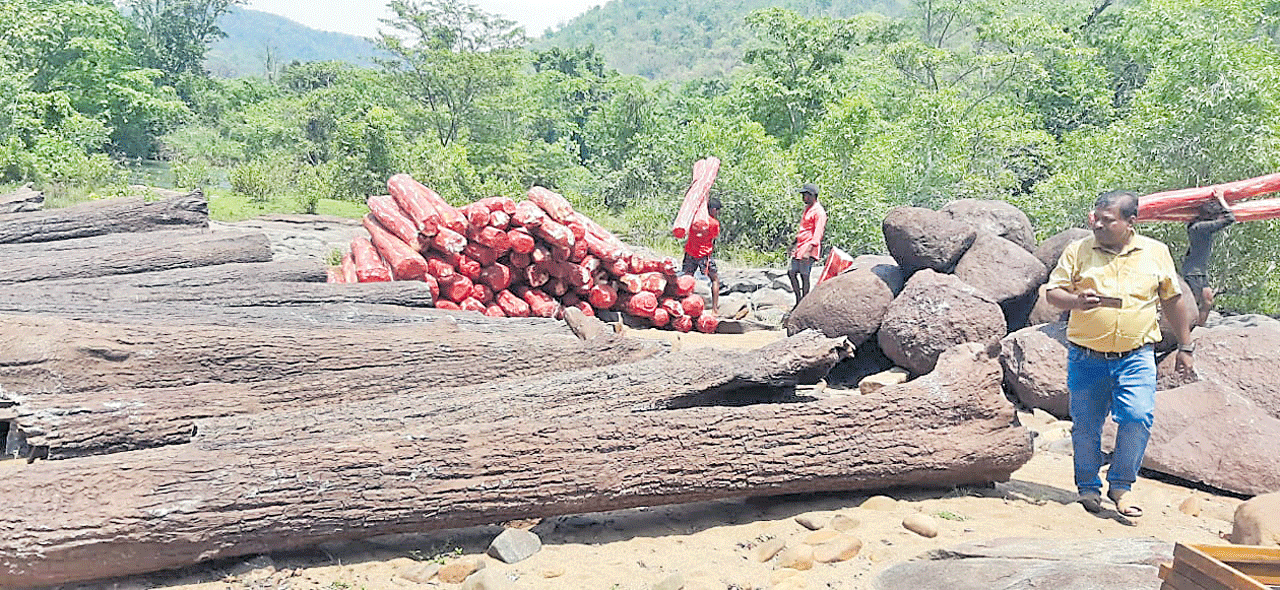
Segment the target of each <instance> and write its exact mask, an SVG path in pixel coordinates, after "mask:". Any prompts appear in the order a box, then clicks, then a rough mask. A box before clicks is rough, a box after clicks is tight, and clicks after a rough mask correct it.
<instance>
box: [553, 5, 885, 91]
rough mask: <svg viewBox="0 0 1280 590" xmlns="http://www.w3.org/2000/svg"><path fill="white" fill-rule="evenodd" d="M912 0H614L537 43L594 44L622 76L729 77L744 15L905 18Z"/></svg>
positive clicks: (738, 53) (737, 58) (743, 38)
mask: <svg viewBox="0 0 1280 590" xmlns="http://www.w3.org/2000/svg"><path fill="white" fill-rule="evenodd" d="M906 3H907V0H701V1H697V2H693V1H690V0H610V2H608V3H607V4H605V5H603V6H597V7H595V8H592V9H590V10H588V11H587V12H585V13H583V14H582V15H580V16H578V17H577V18H575V19H573V20H571V21H569V22H568V23H565V24H564V26H562V27H560V28H559V29H556V30H555V31H552V32H549V33H547V34H546V35H545V36H544V37H542V38H541V39H538V40H537V41H535V42H534V44H533V47H534V48H535V49H546V48H549V47H565V48H569V47H585V46H587V45H595V47H596V49H597V50H599V51H600V53H601V54H602V55H603V56H604V59H605V63H606V64H607V65H608V66H609V67H611V68H615V69H617V70H618V71H620V72H623V73H625V74H637V75H640V76H644V77H646V78H651V79H660V80H689V79H693V78H716V77H723V76H725V75H727V74H728V73H729V72H730V71H732V69H733V68H734V67H736V66H737V65H739V64H740V63H741V61H742V53H743V50H744V48H745V45H746V43H747V41H749V40H750V39H751V38H752V35H751V31H749V30H748V29H747V27H746V23H745V22H744V19H745V18H746V16H747V14H748V13H750V12H751V11H753V10H756V9H760V8H767V7H770V6H779V7H782V8H787V9H790V10H794V11H795V12H797V13H799V14H802V15H805V16H809V17H817V16H825V17H832V18H848V17H852V16H856V15H859V14H862V13H864V12H869V11H874V12H879V13H881V14H884V15H886V16H901V15H902V14H903V13H904V12H905V8H904V7H905V6H906Z"/></svg>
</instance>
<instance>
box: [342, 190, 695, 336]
mask: <svg viewBox="0 0 1280 590" xmlns="http://www.w3.org/2000/svg"><path fill="white" fill-rule="evenodd" d="M387 188H388V189H389V191H390V193H391V194H390V195H384V196H376V197H369V199H368V203H369V214H368V215H365V218H364V227H365V229H366V230H368V232H369V237H368V238H365V237H358V238H355V239H353V240H352V241H351V251H350V252H348V253H347V254H346V255H345V256H344V257H343V260H342V265H341V266H337V267H332V268H330V269H329V282H333V283H354V282H370V281H390V280H402V281H406V280H407V281H424V282H426V283H427V284H428V285H429V286H430V289H431V294H432V297H433V299H434V300H435V301H436V307H438V308H440V309H453V310H466V311H475V312H479V313H483V314H485V315H488V316H495V317H529V316H539V317H560V316H561V314H562V313H563V308H565V307H576V308H578V309H580V310H582V312H583V313H585V314H587V315H595V313H596V310H604V309H612V310H616V311H619V312H622V313H626V314H629V315H632V316H636V317H641V318H645V319H646V320H648V321H649V322H650V323H651V324H652V325H653V326H655V327H659V328H661V327H670V328H673V329H675V330H679V331H681V332H688V331H690V330H692V329H694V328H695V327H696V328H697V329H698V330H699V331H701V332H707V333H712V332H715V330H716V327H717V325H718V324H719V321H718V319H717V318H716V315H715V312H714V310H710V309H706V308H705V304H704V302H703V299H702V297H701V296H698V295H695V294H694V293H693V288H694V279H693V277H691V276H677V274H676V271H677V268H676V263H675V261H674V260H672V259H670V258H662V259H659V258H652V257H647V256H642V255H639V254H636V253H635V252H634V251H632V249H631V248H630V247H628V246H627V245H626V244H625V243H623V242H622V241H621V240H619V239H618V238H617V237H616V236H614V235H613V234H612V233H610V232H609V231H608V230H606V229H604V228H603V227H601V226H600V225H599V224H598V223H596V222H595V221H592V220H591V219H590V218H588V217H587V216H585V215H583V214H581V213H578V212H576V211H574V210H573V207H572V206H571V205H570V204H569V201H567V200H565V198H564V197H562V196H560V195H559V194H556V193H554V192H552V191H550V190H547V189H545V188H542V187H538V186H535V187H533V188H532V189H529V193H528V200H527V201H522V202H519V203H517V202H516V201H515V200H514V199H511V198H508V197H489V198H486V199H480V200H479V201H476V202H474V203H471V204H470V205H466V206H463V207H457V208H455V207H453V206H452V205H450V204H449V203H448V202H446V201H445V200H444V199H443V198H441V197H440V195H438V194H436V192H435V191H433V190H431V189H430V188H427V187H426V186H423V185H422V184H421V183H419V182H418V181H416V180H414V179H413V178H411V177H410V176H409V175H407V174H397V175H396V176H393V177H391V179H390V180H388V181H387Z"/></svg>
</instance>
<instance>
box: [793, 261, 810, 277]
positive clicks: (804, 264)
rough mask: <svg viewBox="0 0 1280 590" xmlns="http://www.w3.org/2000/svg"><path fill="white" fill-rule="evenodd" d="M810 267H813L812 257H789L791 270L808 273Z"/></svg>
mask: <svg viewBox="0 0 1280 590" xmlns="http://www.w3.org/2000/svg"><path fill="white" fill-rule="evenodd" d="M812 269H813V259H812V258H792V259H791V272H794V273H801V274H809V271H811V270H812Z"/></svg>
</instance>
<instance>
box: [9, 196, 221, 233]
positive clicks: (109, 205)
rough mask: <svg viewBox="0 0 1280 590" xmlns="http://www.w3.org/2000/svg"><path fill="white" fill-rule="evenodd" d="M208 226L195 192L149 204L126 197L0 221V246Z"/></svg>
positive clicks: (204, 209)
mask: <svg viewBox="0 0 1280 590" xmlns="http://www.w3.org/2000/svg"><path fill="white" fill-rule="evenodd" d="M208 226H209V202H208V201H206V200H205V198H204V194H203V193H201V192H200V191H199V190H196V191H194V192H192V193H190V194H187V195H183V196H180V197H172V198H169V199H165V200H163V201H155V202H150V203H149V202H147V201H146V200H145V199H143V198H142V197H127V198H123V199H108V200H105V201H92V202H89V203H81V204H79V205H74V206H71V207H66V208H63V209H48V210H45V211H35V212H30V213H23V214H22V215H13V216H4V217H0V244H16V243H22V242H49V241H54V240H70V239H74V238H87V237H91V236H100V235H103V234H112V233H130V232H151V231H157V230H165V229H176V228H180V227H190V228H203V227H208Z"/></svg>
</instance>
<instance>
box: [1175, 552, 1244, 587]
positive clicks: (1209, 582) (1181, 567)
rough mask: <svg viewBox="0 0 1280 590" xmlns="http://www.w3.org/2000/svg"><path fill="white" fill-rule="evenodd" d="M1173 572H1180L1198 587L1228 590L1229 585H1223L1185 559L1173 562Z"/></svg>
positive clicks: (1185, 578)
mask: <svg viewBox="0 0 1280 590" xmlns="http://www.w3.org/2000/svg"><path fill="white" fill-rule="evenodd" d="M1173 573H1176V574H1178V575H1179V576H1181V577H1182V579H1184V580H1186V581H1187V582H1188V583H1191V584H1194V585H1195V587H1197V588H1205V589H1206V590H1228V588H1230V587H1229V586H1225V585H1223V584H1222V583H1221V582H1218V581H1217V580H1214V579H1213V578H1212V577H1210V576H1208V575H1206V574H1204V573H1202V572H1201V571H1200V570H1197V569H1196V568H1194V567H1191V566H1190V565H1188V564H1187V563H1186V562H1184V561H1177V560H1176V559H1175V560H1174V562H1173Z"/></svg>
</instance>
